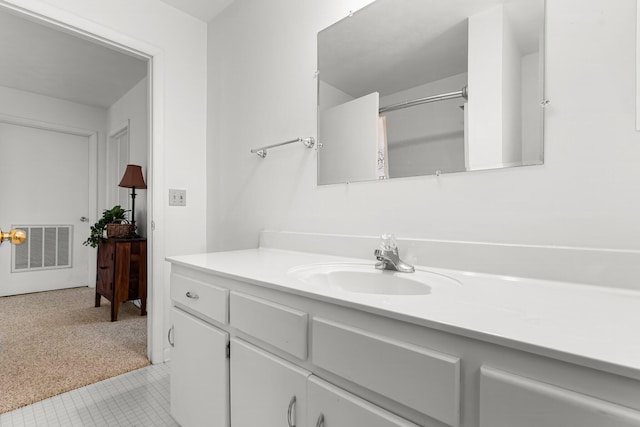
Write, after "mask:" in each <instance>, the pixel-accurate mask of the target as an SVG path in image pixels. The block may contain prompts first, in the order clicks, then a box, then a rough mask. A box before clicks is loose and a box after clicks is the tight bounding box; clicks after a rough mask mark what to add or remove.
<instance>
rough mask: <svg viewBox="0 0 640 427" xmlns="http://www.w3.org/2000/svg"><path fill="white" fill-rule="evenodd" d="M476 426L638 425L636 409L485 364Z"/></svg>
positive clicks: (616, 426)
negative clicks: (478, 417)
mask: <svg viewBox="0 0 640 427" xmlns="http://www.w3.org/2000/svg"><path fill="white" fill-rule="evenodd" d="M480 426H481V427H510V426H518V427H538V426H580V427H602V426H607V427H639V426H640V412H638V411H635V410H633V409H630V408H627V407H624V406H620V405H616V404H615V403H611V402H607V401H604V400H600V399H597V398H594V397H591V396H587V395H584V394H582V393H577V392H574V391H571V390H567V389H564V388H561V387H557V386H554V385H550V384H546V383H542V382H539V381H535V380H532V379H529V378H524V377H521V376H518V375H514V374H509V373H506V372H502V371H499V370H497V369H492V368H488V367H486V366H485V367H482V369H481V374H480Z"/></svg>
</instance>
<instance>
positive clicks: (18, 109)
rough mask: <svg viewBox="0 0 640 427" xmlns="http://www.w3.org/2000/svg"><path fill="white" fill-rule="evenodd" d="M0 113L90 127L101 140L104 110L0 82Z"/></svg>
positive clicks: (75, 126)
mask: <svg viewBox="0 0 640 427" xmlns="http://www.w3.org/2000/svg"><path fill="white" fill-rule="evenodd" d="M0 114H4V115H7V116H14V117H20V118H24V119H30V120H36V121H39V122H44V123H51V124H55V125H60V126H67V127H72V128H78V129H84V130H92V131H95V132H99V133H100V134H101V137H100V141H104V134H105V133H106V129H107V110H106V109H104V108H100V107H92V106H88V105H84V104H78V103H76V102H70V101H65V100H62V99H58V98H51V97H49V96H43V95H38V94H35V93H31V92H26V91H22V90H18V89H13V88H8V87H4V86H0Z"/></svg>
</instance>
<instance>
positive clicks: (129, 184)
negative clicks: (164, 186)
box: [118, 165, 147, 189]
mask: <svg viewBox="0 0 640 427" xmlns="http://www.w3.org/2000/svg"><path fill="white" fill-rule="evenodd" d="M118 187H124V188H141V189H146V188H147V184H145V182H144V178H143V177H142V167H141V166H138V165H127V169H126V170H125V171H124V175H123V176H122V179H121V180H120V184H118Z"/></svg>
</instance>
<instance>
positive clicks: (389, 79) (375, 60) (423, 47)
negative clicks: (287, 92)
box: [318, 0, 544, 97]
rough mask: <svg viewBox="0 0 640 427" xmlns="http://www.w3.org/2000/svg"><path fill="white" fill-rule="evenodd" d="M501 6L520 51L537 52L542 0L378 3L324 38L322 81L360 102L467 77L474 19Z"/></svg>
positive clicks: (329, 30)
mask: <svg viewBox="0 0 640 427" xmlns="http://www.w3.org/2000/svg"><path fill="white" fill-rule="evenodd" d="M498 4H502V5H504V7H505V12H506V14H507V15H508V16H509V19H510V21H511V23H512V26H513V28H514V36H515V38H516V40H517V43H518V45H519V48H520V52H521V53H522V54H525V53H531V52H533V51H537V50H538V48H539V46H538V43H539V42H538V36H539V34H540V31H539V27H540V25H541V23H543V22H544V17H543V11H544V2H543V1H542V0H536V1H532V0H430V1H426V0H402V1H398V0H378V1H375V2H373V3H371V4H369V5H368V6H366V7H364V8H363V9H360V10H359V11H357V12H356V13H354V14H353V16H349V17H347V18H345V19H343V20H341V21H339V22H337V23H336V24H334V25H332V26H330V27H329V28H327V29H325V30H323V31H321V32H320V33H319V35H318V44H319V47H318V49H319V52H318V55H319V66H320V70H321V78H322V80H323V81H324V82H326V83H328V84H330V85H332V86H334V87H335V88H338V89H340V90H341V91H343V92H345V93H347V94H349V95H351V96H352V97H360V96H363V95H366V94H369V93H371V92H373V91H377V92H379V93H380V96H384V95H388V94H392V93H395V92H398V91H402V90H405V89H409V88H412V87H416V86H419V85H422V84H425V83H428V82H433V81H436V80H440V79H442V78H445V77H449V76H453V75H456V74H461V73H465V72H466V71H467V55H468V18H469V17H470V16H473V15H475V14H477V13H480V12H482V11H484V10H487V9H488V8H490V7H493V6H495V5H498ZM455 89H456V90H457V89H459V88H455ZM452 90H453V89H452Z"/></svg>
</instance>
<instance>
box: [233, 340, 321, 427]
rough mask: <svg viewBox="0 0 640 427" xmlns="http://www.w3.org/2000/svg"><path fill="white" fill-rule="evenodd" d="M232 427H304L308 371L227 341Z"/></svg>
mask: <svg viewBox="0 0 640 427" xmlns="http://www.w3.org/2000/svg"><path fill="white" fill-rule="evenodd" d="M231 355H232V356H231V420H232V423H233V427H255V426H260V427H283V426H289V427H293V426H295V427H304V426H305V421H306V402H307V383H306V381H307V377H308V376H309V375H311V372H309V371H307V370H304V369H301V368H299V367H297V366H295V365H293V364H291V363H288V362H286V361H284V360H282V359H280V358H278V357H276V356H274V355H272V354H270V353H267V352H266V351H263V350H260V349H258V348H257V347H255V346H253V345H251V344H248V343H246V342H244V341H242V340H239V339H236V338H232V339H231Z"/></svg>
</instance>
